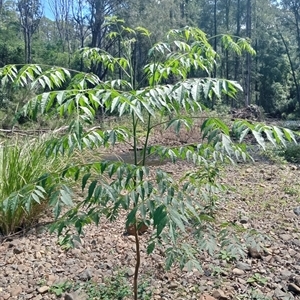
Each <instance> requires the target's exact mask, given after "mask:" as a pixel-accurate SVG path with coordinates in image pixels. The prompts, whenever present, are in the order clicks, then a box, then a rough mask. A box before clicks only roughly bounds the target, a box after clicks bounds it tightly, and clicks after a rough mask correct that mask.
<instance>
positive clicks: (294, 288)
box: [288, 283, 300, 295]
mask: <svg viewBox="0 0 300 300" xmlns="http://www.w3.org/2000/svg"><path fill="white" fill-rule="evenodd" d="M288 290H289V291H291V292H293V293H296V294H298V295H299V294H300V287H299V286H298V285H296V284H294V283H289V284H288Z"/></svg>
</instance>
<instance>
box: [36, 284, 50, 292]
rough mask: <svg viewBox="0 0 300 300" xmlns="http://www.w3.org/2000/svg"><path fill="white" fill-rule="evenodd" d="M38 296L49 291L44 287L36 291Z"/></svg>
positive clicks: (47, 287)
mask: <svg viewBox="0 0 300 300" xmlns="http://www.w3.org/2000/svg"><path fill="white" fill-rule="evenodd" d="M37 291H38V292H39V293H40V294H45V293H47V292H48V291H49V286H47V285H44V286H41V287H40V288H38V289H37Z"/></svg>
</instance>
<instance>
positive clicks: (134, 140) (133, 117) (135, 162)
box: [132, 112, 138, 166]
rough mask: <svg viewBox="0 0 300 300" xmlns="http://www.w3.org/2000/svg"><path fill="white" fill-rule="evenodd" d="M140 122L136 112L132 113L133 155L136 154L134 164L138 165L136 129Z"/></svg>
mask: <svg viewBox="0 0 300 300" xmlns="http://www.w3.org/2000/svg"><path fill="white" fill-rule="evenodd" d="M137 122H138V120H136V119H135V115H134V112H132V131H133V154H134V164H135V165H136V166H137V165H138V157H137V136H136V127H137Z"/></svg>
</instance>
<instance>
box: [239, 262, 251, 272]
mask: <svg viewBox="0 0 300 300" xmlns="http://www.w3.org/2000/svg"><path fill="white" fill-rule="evenodd" d="M236 267H237V268H238V269H241V270H243V271H250V270H251V269H252V267H251V266H250V265H248V264H246V263H244V262H241V261H238V262H237V263H236Z"/></svg>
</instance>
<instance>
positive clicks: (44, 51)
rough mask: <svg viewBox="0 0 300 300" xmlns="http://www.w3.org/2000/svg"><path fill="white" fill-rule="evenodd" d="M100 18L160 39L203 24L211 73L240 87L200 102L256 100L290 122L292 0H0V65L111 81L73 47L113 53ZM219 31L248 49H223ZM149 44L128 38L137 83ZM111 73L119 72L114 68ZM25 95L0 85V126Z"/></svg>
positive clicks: (293, 109) (294, 101)
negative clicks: (213, 62)
mask: <svg viewBox="0 0 300 300" xmlns="http://www.w3.org/2000/svg"><path fill="white" fill-rule="evenodd" d="M107 16H116V17H118V18H120V19H123V20H124V21H125V24H126V26H130V27H133V28H135V27H137V26H143V27H145V28H148V29H150V30H151V32H153V34H152V36H151V38H152V42H158V41H161V40H163V37H164V33H165V32H167V31H168V30H169V29H172V28H180V27H183V26H197V27H199V28H200V29H201V30H203V31H204V32H205V33H206V34H207V36H208V38H209V40H210V42H211V44H212V45H213V47H214V50H216V51H217V52H218V53H219V54H220V55H219V57H218V61H217V63H218V67H216V68H215V71H214V73H215V74H213V77H221V78H226V79H230V80H236V81H238V82H239V83H240V84H241V85H242V87H243V92H240V93H239V95H238V96H237V97H236V99H230V98H228V97H226V96H223V98H222V99H221V100H218V101H216V102H214V101H213V102H209V103H207V105H208V106H209V107H210V108H215V109H220V110H228V109H227V108H228V107H242V106H245V105H246V106H247V105H249V104H256V105H258V106H260V107H261V108H262V109H263V111H264V113H265V114H266V115H267V116H270V117H277V118H278V117H279V118H283V119H289V120H294V119H297V117H298V116H299V115H300V86H299V78H300V56H299V53H300V2H299V1H298V0H292V1H290V0H281V1H274V0H273V1H272V0H259V1H257V0H209V1H208V0H148V1H145V0H57V1H56V0H42V1H41V0H0V67H2V66H4V65H7V64H24V63H37V64H46V65H56V66H61V67H67V68H70V69H74V70H78V71H92V72H94V73H95V74H97V75H98V76H99V77H100V79H102V80H104V79H111V78H107V76H108V72H107V71H108V70H107V69H106V68H104V67H103V66H102V65H101V64H98V65H93V66H91V70H88V69H86V67H85V66H84V64H83V61H82V59H81V56H80V55H79V52H78V50H79V49H80V48H82V47H99V48H101V49H104V50H106V51H107V52H109V53H111V54H113V55H116V54H118V52H119V51H120V47H121V46H120V40H118V39H117V38H116V39H114V40H113V41H112V40H111V39H109V40H108V39H106V35H107V34H108V33H109V32H110V31H111V30H112V28H111V26H110V24H109V23H108V22H107V21H106V19H105V18H106V17H107ZM224 33H225V34H230V35H233V36H234V37H243V38H245V39H247V40H249V41H250V42H251V45H252V46H253V48H254V49H255V51H256V55H255V56H252V55H251V54H250V53H245V54H244V55H242V56H238V55H236V54H234V53H233V52H232V51H228V50H227V49H226V48H225V47H224V43H223V44H222V42H221V36H222V34H224ZM236 40H237V38H236ZM222 45H223V46H222ZM149 48H150V45H149V40H147V39H145V38H144V37H143V36H142V35H140V36H137V37H136V41H135V43H134V51H133V56H134V57H133V59H134V62H135V63H134V65H135V76H136V81H137V82H143V81H142V76H144V75H143V74H144V73H143V70H142V66H144V65H145V63H146V62H147V54H148V50H149ZM109 76H111V75H109ZM115 76H116V78H119V77H120V76H121V74H118V72H115ZM145 84H146V82H145ZM28 97H29V95H26V93H25V94H24V92H22V94H21V95H20V94H18V92H17V91H16V90H13V89H8V88H7V87H5V88H4V87H3V88H1V89H0V109H1V111H2V113H4V114H5V116H8V115H9V116H10V117H9V120H8V119H7V118H2V119H3V121H2V124H0V125H2V127H9V126H12V125H13V124H12V123H14V122H15V121H12V120H17V121H21V120H20V119H18V118H11V114H13V115H15V116H16V115H17V111H18V107H21V106H22V104H24V103H26V101H27V100H28Z"/></svg>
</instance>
